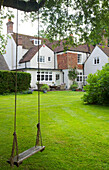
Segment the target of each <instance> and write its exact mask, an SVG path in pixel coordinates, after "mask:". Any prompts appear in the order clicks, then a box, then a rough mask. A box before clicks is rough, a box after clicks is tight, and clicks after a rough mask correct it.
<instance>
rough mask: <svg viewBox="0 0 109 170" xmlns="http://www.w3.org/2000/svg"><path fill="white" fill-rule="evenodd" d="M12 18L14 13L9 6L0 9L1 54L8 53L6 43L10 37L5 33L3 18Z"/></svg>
mask: <svg viewBox="0 0 109 170" xmlns="http://www.w3.org/2000/svg"><path fill="white" fill-rule="evenodd" d="M6 18H8V19H11V18H14V15H13V13H12V11H11V10H9V9H8V8H7V10H6V9H5V10H4V8H2V9H1V10H0V54H5V53H6V44H7V39H8V38H9V35H4V34H3V20H4V19H6Z"/></svg>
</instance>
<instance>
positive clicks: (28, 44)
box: [12, 33, 48, 49]
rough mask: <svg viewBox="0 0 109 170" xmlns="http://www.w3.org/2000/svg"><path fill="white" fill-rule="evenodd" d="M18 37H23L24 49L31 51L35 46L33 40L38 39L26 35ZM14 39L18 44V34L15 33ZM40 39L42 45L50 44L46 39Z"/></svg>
mask: <svg viewBox="0 0 109 170" xmlns="http://www.w3.org/2000/svg"><path fill="white" fill-rule="evenodd" d="M18 36H20V37H22V47H23V48H24V49H30V48H32V47H34V46H35V45H34V44H33V42H32V40H33V39H38V37H35V36H29V35H24V34H18ZM12 37H13V39H14V41H15V42H16V33H13V34H12ZM39 39H40V40H41V42H42V44H43V43H48V40H47V39H44V38H39Z"/></svg>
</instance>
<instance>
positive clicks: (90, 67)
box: [84, 46, 109, 75]
mask: <svg viewBox="0 0 109 170" xmlns="http://www.w3.org/2000/svg"><path fill="white" fill-rule="evenodd" d="M95 57H99V58H100V63H99V64H96V65H95V64H94V63H93V60H94V58H95ZM108 58H109V57H108V56H107V55H106V54H105V53H104V52H103V51H102V50H101V49H100V48H99V47H98V46H96V47H95V49H94V50H93V52H92V53H91V55H90V56H89V58H88V59H87V61H86V62H85V66H84V71H85V75H88V74H90V73H92V74H94V73H95V72H96V71H97V70H102V66H104V65H105V64H106V63H108V62H109V60H108Z"/></svg>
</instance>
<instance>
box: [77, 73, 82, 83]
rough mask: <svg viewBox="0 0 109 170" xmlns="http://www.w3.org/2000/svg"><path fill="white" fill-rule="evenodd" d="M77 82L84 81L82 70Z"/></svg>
mask: <svg viewBox="0 0 109 170" xmlns="http://www.w3.org/2000/svg"><path fill="white" fill-rule="evenodd" d="M76 79H77V82H83V73H82V72H78V75H77V78H76Z"/></svg>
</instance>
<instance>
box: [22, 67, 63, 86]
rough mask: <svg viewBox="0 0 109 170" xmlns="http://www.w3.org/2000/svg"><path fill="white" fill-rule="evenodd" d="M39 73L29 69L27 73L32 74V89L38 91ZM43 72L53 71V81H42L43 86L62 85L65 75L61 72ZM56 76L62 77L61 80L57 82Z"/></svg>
mask: <svg viewBox="0 0 109 170" xmlns="http://www.w3.org/2000/svg"><path fill="white" fill-rule="evenodd" d="M37 71H38V70H35V69H27V70H26V71H25V72H27V73H30V74H31V87H32V88H36V89H37V85H36V83H37ZM42 71H51V72H52V81H40V83H41V84H48V85H61V84H62V82H63V73H62V72H61V71H58V70H56V71H54V70H42ZM56 74H59V75H60V79H59V80H58V81H56Z"/></svg>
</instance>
